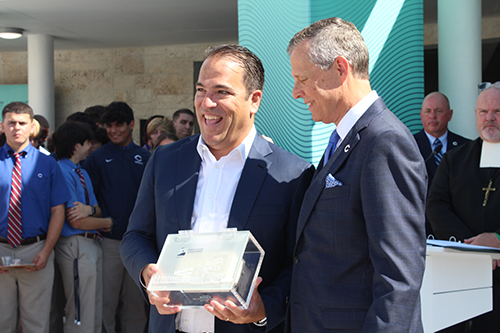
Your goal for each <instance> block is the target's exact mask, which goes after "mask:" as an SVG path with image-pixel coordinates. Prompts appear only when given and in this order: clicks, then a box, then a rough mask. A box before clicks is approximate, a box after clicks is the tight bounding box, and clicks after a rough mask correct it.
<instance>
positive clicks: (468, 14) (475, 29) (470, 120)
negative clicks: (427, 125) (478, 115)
mask: <svg viewBox="0 0 500 333" xmlns="http://www.w3.org/2000/svg"><path fill="white" fill-rule="evenodd" d="M438 68H439V91H440V92H442V93H443V94H445V95H446V96H448V98H449V99H450V103H451V107H452V109H453V111H454V113H453V119H452V120H451V122H450V124H449V127H450V130H451V131H453V132H456V133H458V134H460V135H463V136H465V137H467V138H469V139H475V138H477V137H478V132H477V128H476V121H475V116H474V109H475V107H476V99H477V96H478V90H477V84H478V83H480V82H481V0H438Z"/></svg>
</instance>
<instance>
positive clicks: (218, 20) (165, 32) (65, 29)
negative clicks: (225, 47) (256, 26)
mask: <svg viewBox="0 0 500 333" xmlns="http://www.w3.org/2000/svg"><path fill="white" fill-rule="evenodd" d="M0 27H16V28H22V29H24V30H25V31H26V32H25V35H26V34H47V35H52V36H54V47H55V48H56V49H89V48H121V47H140V46H155V45H175V44H192V43H203V42H221V41H233V40H234V41H236V40H238V12H237V0H6V1H5V0H0ZM26 49H27V37H26V36H23V37H21V38H19V39H17V40H4V39H0V52H15V51H26Z"/></svg>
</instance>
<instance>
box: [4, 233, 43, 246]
mask: <svg viewBox="0 0 500 333" xmlns="http://www.w3.org/2000/svg"><path fill="white" fill-rule="evenodd" d="M45 238H47V234H43V235H40V236H36V237H30V238H26V239H21V244H20V245H31V244H34V243H37V242H39V241H43V240H44V239H45ZM0 243H4V244H8V243H9V241H8V240H7V238H5V237H0Z"/></svg>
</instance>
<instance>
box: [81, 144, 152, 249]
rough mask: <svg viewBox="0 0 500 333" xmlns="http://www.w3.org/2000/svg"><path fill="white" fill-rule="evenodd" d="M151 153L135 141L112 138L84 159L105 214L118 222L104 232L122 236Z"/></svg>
mask: <svg viewBox="0 0 500 333" xmlns="http://www.w3.org/2000/svg"><path fill="white" fill-rule="evenodd" d="M150 155H151V154H150V153H149V152H148V151H146V150H145V149H143V148H141V147H139V146H138V145H136V144H135V143H133V142H132V143H131V144H130V145H128V146H127V147H122V146H118V145H115V144H113V143H112V142H109V143H107V144H105V145H104V146H102V147H101V148H99V149H98V150H96V151H95V152H93V153H92V154H90V155H89V156H88V157H87V159H86V160H85V162H84V164H83V168H84V169H85V170H87V172H88V173H89V176H90V179H92V185H93V187H94V193H95V196H96V198H97V202H98V203H99V207H100V208H101V210H102V217H112V218H113V219H114V220H115V222H116V224H115V225H114V227H113V230H111V232H103V233H102V235H103V236H105V237H108V238H112V239H119V240H121V239H122V236H123V234H124V233H125V231H126V230H127V226H128V220H129V217H130V214H132V210H133V209H134V205H135V199H136V198H137V192H138V191H139V186H140V184H141V179H142V174H143V172H144V168H145V167H146V163H147V162H148V160H149V156H150Z"/></svg>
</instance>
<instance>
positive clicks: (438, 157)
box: [434, 139, 443, 165]
mask: <svg viewBox="0 0 500 333" xmlns="http://www.w3.org/2000/svg"><path fill="white" fill-rule="evenodd" d="M437 147H441V148H440V149H439V151H438V152H437V154H436V155H434V159H435V160H436V164H437V165H439V163H440V162H441V159H442V158H443V153H442V152H441V150H442V148H443V144H442V143H441V140H439V139H436V140H435V141H434V149H436V148H437Z"/></svg>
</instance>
